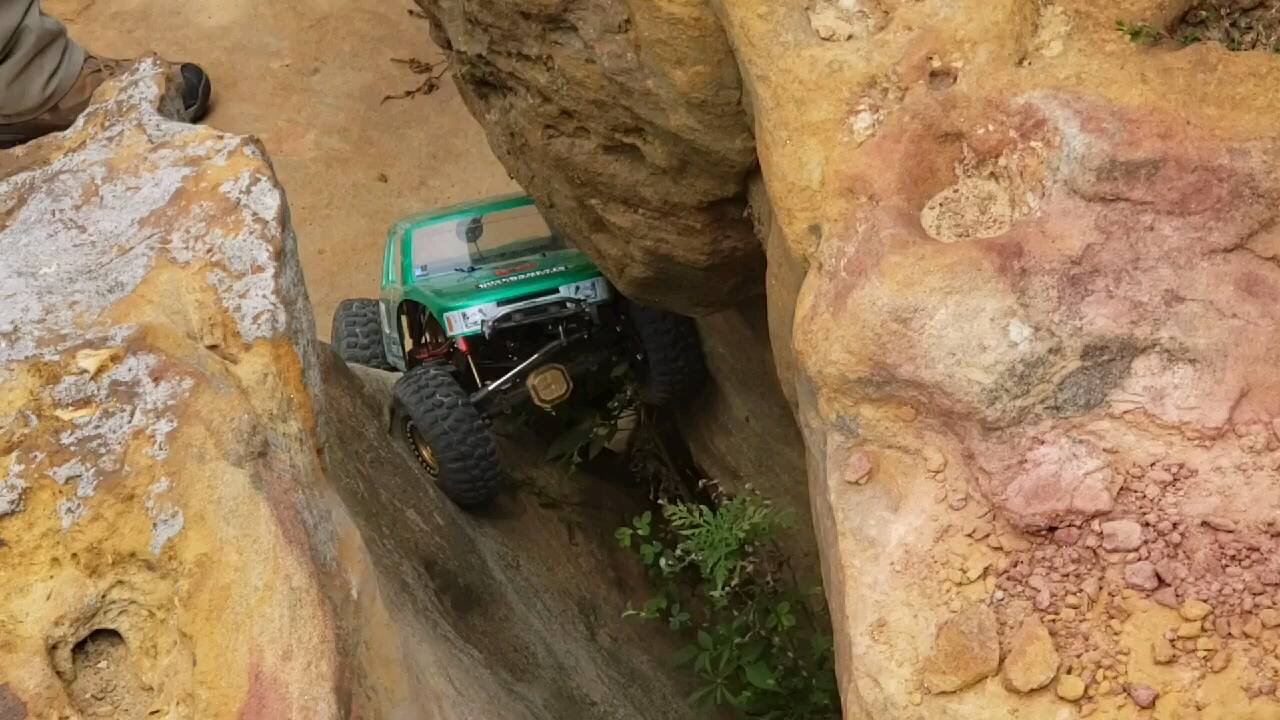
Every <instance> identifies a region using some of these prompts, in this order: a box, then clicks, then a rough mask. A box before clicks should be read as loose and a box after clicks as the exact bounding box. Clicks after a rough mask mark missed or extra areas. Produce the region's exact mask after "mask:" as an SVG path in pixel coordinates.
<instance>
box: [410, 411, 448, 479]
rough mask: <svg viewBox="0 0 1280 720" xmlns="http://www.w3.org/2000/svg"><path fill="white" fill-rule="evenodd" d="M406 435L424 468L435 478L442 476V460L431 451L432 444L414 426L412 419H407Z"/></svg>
mask: <svg viewBox="0 0 1280 720" xmlns="http://www.w3.org/2000/svg"><path fill="white" fill-rule="evenodd" d="M404 436H405V439H406V440H408V441H409V447H411V448H413V454H414V455H416V456H417V458H418V462H419V463H421V464H422V468H423V469H424V470H426V471H427V474H428V475H430V476H431V477H433V478H438V477H440V462H439V461H438V460H436V454H435V453H434V452H432V451H431V446H430V445H428V444H427V441H426V439H424V438H423V437H422V433H420V432H418V428H417V427H416V426H414V424H413V421H412V420H405V422H404Z"/></svg>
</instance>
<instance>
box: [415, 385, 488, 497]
mask: <svg viewBox="0 0 1280 720" xmlns="http://www.w3.org/2000/svg"><path fill="white" fill-rule="evenodd" d="M392 394H393V396H394V397H395V400H396V404H397V407H398V408H399V410H400V412H399V413H398V414H397V419H396V428H397V429H398V430H399V431H400V433H401V434H402V435H403V436H404V438H405V440H406V441H407V442H408V443H409V449H410V450H412V451H413V454H414V455H415V456H417V458H418V462H420V463H421V464H422V467H423V468H424V469H426V471H427V474H428V475H430V476H431V477H432V479H433V480H435V482H436V484H437V485H439V487H440V489H441V490H442V491H443V492H444V494H445V495H447V496H448V497H449V499H450V500H453V501H454V502H455V503H457V504H458V505H460V506H462V507H464V508H467V507H476V506H478V505H483V504H485V503H486V502H489V501H490V500H492V499H493V498H495V497H497V495H498V493H499V492H500V491H501V489H502V476H501V472H500V469H499V466H498V447H497V444H496V443H495V442H494V439H493V434H492V433H491V432H490V431H489V426H488V424H487V423H486V422H485V421H484V418H482V417H481V416H480V413H479V412H478V411H476V408H475V406H474V405H472V404H471V398H470V397H469V396H468V395H467V392H466V391H465V390H463V389H462V386H461V385H459V384H458V381H457V380H456V379H454V377H453V375H452V374H451V373H450V372H449V370H448V369H447V368H445V367H443V366H440V365H420V366H418V367H415V368H413V369H412V370H410V371H409V372H407V373H405V374H404V375H401V376H400V379H399V380H397V381H396V384H395V387H394V388H393V389H392Z"/></svg>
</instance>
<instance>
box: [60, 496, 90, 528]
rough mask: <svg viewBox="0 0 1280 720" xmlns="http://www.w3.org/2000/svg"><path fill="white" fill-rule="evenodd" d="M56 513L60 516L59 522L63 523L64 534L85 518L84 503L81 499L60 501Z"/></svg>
mask: <svg viewBox="0 0 1280 720" xmlns="http://www.w3.org/2000/svg"><path fill="white" fill-rule="evenodd" d="M56 512H57V514H58V520H60V521H61V522H62V530H63V532H66V531H67V530H70V529H71V526H72V525H75V524H76V522H78V521H79V520H80V518H82V517H84V512H85V508H84V503H83V502H81V501H80V499H79V498H68V499H66V500H59V501H58V507H57V510H56Z"/></svg>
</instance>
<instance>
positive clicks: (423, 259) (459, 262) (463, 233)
mask: <svg viewBox="0 0 1280 720" xmlns="http://www.w3.org/2000/svg"><path fill="white" fill-rule="evenodd" d="M562 248H564V244H563V243H562V242H560V240H559V238H556V237H555V236H554V235H552V234H551V229H550V228H549V227H547V223H546V221H545V220H543V219H542V214H541V213H539V212H538V208H537V207H535V206H533V205H524V206H522V207H516V208H510V209H507V210H498V211H496V212H491V213H485V214H483V215H471V216H467V217H460V218H453V219H450V220H445V221H443V222H438V223H433V224H431V225H426V226H423V227H420V228H417V229H416V230H414V231H413V274H414V277H422V276H423V275H437V274H439V273H446V272H452V271H454V270H467V269H469V268H472V267H475V266H477V265H489V264H491V263H497V262H503V261H506V260H514V259H516V258H521V257H525V256H528V255H536V254H538V253H544V252H549V251H551V250H560V249H562Z"/></svg>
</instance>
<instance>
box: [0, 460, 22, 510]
mask: <svg viewBox="0 0 1280 720" xmlns="http://www.w3.org/2000/svg"><path fill="white" fill-rule="evenodd" d="M25 469H26V466H25V465H23V464H22V463H21V462H19V461H18V453H14V454H12V455H10V456H9V467H8V469H7V470H6V471H5V477H4V479H3V480H0V517H4V516H5V515H9V514H11V513H15V512H18V511H19V510H21V509H22V495H23V493H24V492H26V489H27V482H26V480H23V479H22V471H23V470H25Z"/></svg>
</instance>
